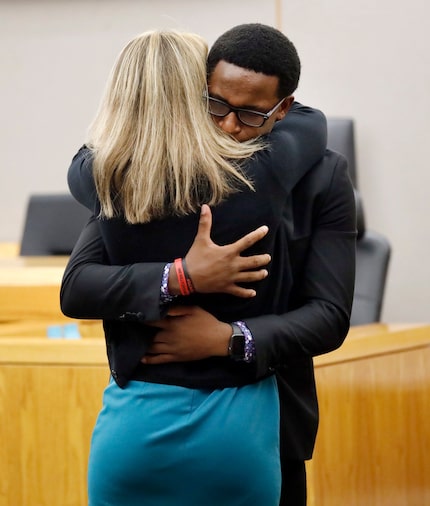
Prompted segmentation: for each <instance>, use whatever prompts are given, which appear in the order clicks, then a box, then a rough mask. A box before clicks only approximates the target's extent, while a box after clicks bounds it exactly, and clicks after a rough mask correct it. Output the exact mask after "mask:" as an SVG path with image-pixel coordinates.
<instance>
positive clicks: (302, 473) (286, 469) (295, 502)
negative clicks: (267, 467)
mask: <svg viewBox="0 0 430 506" xmlns="http://www.w3.org/2000/svg"><path fill="white" fill-rule="evenodd" d="M281 470H282V491H281V501H280V503H279V506H306V467H305V463H304V462H303V461H301V460H284V461H281Z"/></svg>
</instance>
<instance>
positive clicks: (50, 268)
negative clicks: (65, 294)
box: [0, 256, 68, 322]
mask: <svg viewBox="0 0 430 506" xmlns="http://www.w3.org/2000/svg"><path fill="white" fill-rule="evenodd" d="M67 260H68V257H63V256H61V257H57V256H50V257H19V256H18V257H0V322H7V321H20V320H36V319H44V320H49V319H54V320H56V319H61V320H65V319H67V318H66V317H65V316H64V315H63V313H62V312H61V309H60V285H61V279H62V277H63V273H64V269H65V266H66V264H67Z"/></svg>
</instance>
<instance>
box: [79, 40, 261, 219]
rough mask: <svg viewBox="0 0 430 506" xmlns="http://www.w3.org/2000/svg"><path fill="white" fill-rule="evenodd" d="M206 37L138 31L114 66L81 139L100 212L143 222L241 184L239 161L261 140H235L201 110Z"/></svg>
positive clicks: (218, 197)
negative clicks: (84, 141) (87, 150)
mask: <svg viewBox="0 0 430 506" xmlns="http://www.w3.org/2000/svg"><path fill="white" fill-rule="evenodd" d="M206 56H207V45H206V42H205V41H204V40H203V39H202V38H201V37H200V36H198V35H195V34H191V33H181V32H177V31H173V30H172V31H170V30H169V31H150V32H145V33H143V34H141V35H139V36H138V37H136V38H134V39H133V40H132V41H130V42H129V43H128V44H127V45H126V47H125V48H124V49H123V50H122V52H121V53H120V55H119V57H118V60H117V62H116V64H115V65H114V67H113V69H112V72H111V76H110V79H109V81H108V83H107V86H106V90H105V94H104V97H103V99H102V102H101V104H100V107H99V111H98V113H97V115H96V117H95V119H94V121H93V123H92V125H91V126H90V129H89V139H88V142H87V144H88V145H89V146H90V147H91V149H92V151H93V170H94V178H95V183H96V188H97V193H98V196H99V199H100V203H101V216H104V217H108V218H109V217H113V216H116V215H118V214H120V213H123V214H124V217H125V219H126V220H127V221H128V222H129V223H145V222H148V221H150V220H153V219H157V218H164V217H166V216H168V215H171V214H177V215H184V214H188V213H190V212H193V211H196V210H197V209H198V207H199V205H201V204H202V203H204V202H206V203H208V204H209V205H214V204H217V203H219V202H221V201H222V200H223V199H224V198H225V197H226V196H227V195H229V194H230V193H232V192H233V191H236V190H237V188H238V187H239V186H240V185H241V184H246V185H248V186H249V187H251V188H252V183H251V182H250V181H248V180H247V179H246V177H245V176H244V175H243V173H242V172H241V170H240V162H241V161H242V160H245V159H247V158H249V157H250V156H252V155H253V154H254V153H255V152H256V151H258V150H259V149H261V148H262V147H263V144H261V143H260V142H258V141H250V142H245V143H239V142H237V141H235V140H234V139H233V138H231V137H230V136H228V135H227V134H225V133H224V132H222V130H221V129H219V128H218V127H217V126H216V125H215V124H214V122H213V121H212V119H211V118H210V116H209V114H208V112H207V104H206V103H205V101H204V99H203V95H204V93H205V91H206V89H207V85H206Z"/></svg>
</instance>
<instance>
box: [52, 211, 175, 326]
mask: <svg viewBox="0 0 430 506" xmlns="http://www.w3.org/2000/svg"><path fill="white" fill-rule="evenodd" d="M104 262H106V258H105V254H104V247H103V239H102V236H101V234H100V230H99V224H98V221H97V219H96V218H94V217H92V218H90V220H89V222H88V223H87V225H86V226H85V228H84V229H83V231H82V233H81V235H80V237H79V239H78V241H77V243H76V245H75V247H74V249H73V251H72V254H71V256H70V259H69V262H68V264H67V266H66V269H65V271H64V275H63V280H62V284H61V291H60V303H61V310H62V311H63V313H64V314H65V315H66V316H70V317H72V318H90V319H110V320H116V319H118V320H125V321H133V320H134V321H145V320H146V321H149V320H157V319H159V318H161V317H162V316H163V307H164V306H162V305H161V304H160V287H161V277H162V273H163V268H164V265H165V264H164V263H145V264H144V263H136V264H133V265H125V266H117V265H104Z"/></svg>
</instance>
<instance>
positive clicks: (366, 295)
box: [327, 117, 391, 325]
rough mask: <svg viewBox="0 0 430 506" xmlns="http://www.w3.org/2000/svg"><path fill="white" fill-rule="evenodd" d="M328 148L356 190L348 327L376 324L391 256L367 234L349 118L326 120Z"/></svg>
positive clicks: (384, 243)
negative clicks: (345, 167)
mask: <svg viewBox="0 0 430 506" xmlns="http://www.w3.org/2000/svg"><path fill="white" fill-rule="evenodd" d="M327 128H328V132H327V133H328V140H327V145H328V147H329V148H330V149H332V150H333V151H337V152H338V153H341V154H342V155H343V156H345V158H346V159H347V161H348V169H349V174H350V176H351V180H352V184H353V186H354V188H355V202H356V207H357V231H358V236H357V257H356V273H355V290H354V299H353V304H352V313H351V325H364V324H366V323H374V322H379V321H380V318H381V311H382V304H383V300H384V294H385V286H386V280H387V273H388V265H389V261H390V256H391V246H390V243H389V241H388V240H387V238H386V237H385V236H383V235H382V234H380V233H378V232H375V231H374V230H367V229H366V224H365V217H364V210H363V203H362V200H361V197H360V195H359V193H358V191H357V185H358V178H357V165H356V154H355V139H354V121H353V119H352V118H333V117H332V118H327Z"/></svg>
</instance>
